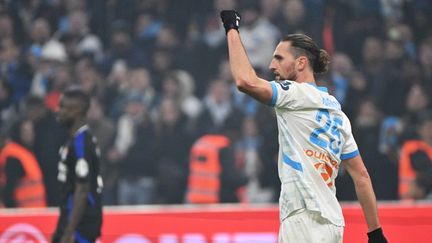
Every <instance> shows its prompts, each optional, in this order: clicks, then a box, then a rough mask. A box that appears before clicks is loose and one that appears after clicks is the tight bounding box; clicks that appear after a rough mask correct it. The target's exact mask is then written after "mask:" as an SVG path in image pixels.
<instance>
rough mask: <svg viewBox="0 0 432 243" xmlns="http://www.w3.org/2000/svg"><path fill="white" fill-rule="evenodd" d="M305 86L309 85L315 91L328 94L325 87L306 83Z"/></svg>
mask: <svg viewBox="0 0 432 243" xmlns="http://www.w3.org/2000/svg"><path fill="white" fill-rule="evenodd" d="M307 84H309V85H311V86H313V87H315V88H316V89H318V90H319V91H322V92H326V93H328V90H327V88H326V87H324V86H316V85H315V84H313V83H307Z"/></svg>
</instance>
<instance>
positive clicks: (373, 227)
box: [343, 155, 387, 243]
mask: <svg viewBox="0 0 432 243" xmlns="http://www.w3.org/2000/svg"><path fill="white" fill-rule="evenodd" d="M343 162H344V164H345V167H346V168H347V171H348V173H349V174H350V176H351V178H352V179H353V181H354V186H355V191H356V194H357V198H358V200H359V202H360V205H361V207H362V210H363V215H364V217H365V219H366V223H367V225H368V237H369V242H374V243H375V242H376V243H387V240H386V238H385V237H384V235H383V233H382V230H381V225H380V222H379V218H378V210H377V203H376V197H375V193H374V191H373V187H372V182H371V179H370V177H369V173H368V172H367V169H366V167H365V165H364V163H363V160H362V158H361V157H360V155H358V156H355V157H353V158H351V159H347V160H344V161H343Z"/></svg>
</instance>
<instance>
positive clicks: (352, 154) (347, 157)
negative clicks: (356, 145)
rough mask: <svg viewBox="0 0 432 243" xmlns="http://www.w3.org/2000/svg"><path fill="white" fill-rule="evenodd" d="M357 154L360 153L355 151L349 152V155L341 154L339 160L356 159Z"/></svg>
mask: <svg viewBox="0 0 432 243" xmlns="http://www.w3.org/2000/svg"><path fill="white" fill-rule="evenodd" d="M359 154H360V152H359V151H358V150H356V151H354V152H351V153H347V154H341V156H340V159H341V160H346V159H351V158H354V157H356V156H357V155H359Z"/></svg>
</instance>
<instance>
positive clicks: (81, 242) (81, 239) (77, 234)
mask: <svg viewBox="0 0 432 243" xmlns="http://www.w3.org/2000/svg"><path fill="white" fill-rule="evenodd" d="M74 236H75V241H76V242H78V243H90V240H87V239H86V238H84V237H83V236H82V235H81V234H80V232H79V231H78V230H76V231H75V234H74Z"/></svg>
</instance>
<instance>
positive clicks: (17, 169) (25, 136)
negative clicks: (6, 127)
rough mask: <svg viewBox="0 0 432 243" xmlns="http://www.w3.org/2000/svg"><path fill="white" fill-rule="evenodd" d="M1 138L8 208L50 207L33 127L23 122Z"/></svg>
mask: <svg viewBox="0 0 432 243" xmlns="http://www.w3.org/2000/svg"><path fill="white" fill-rule="evenodd" d="M1 136H2V137H1V138H0V140H1V141H0V142H1V152H0V167H1V171H2V175H1V176H0V178H1V182H0V184H1V185H0V187H1V188H2V191H3V198H2V200H1V201H3V203H4V205H5V206H6V207H8V208H35V207H46V205H47V203H46V193H45V186H44V181H43V174H42V171H41V169H40V167H39V163H38V161H37V159H36V157H35V155H34V153H33V152H32V146H33V144H34V128H33V123H32V122H31V121H30V120H27V119H20V120H18V121H17V122H16V123H15V124H14V125H13V126H12V128H11V131H10V135H9V136H8V137H6V136H5V135H1Z"/></svg>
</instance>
